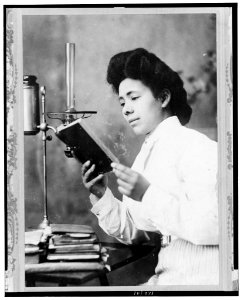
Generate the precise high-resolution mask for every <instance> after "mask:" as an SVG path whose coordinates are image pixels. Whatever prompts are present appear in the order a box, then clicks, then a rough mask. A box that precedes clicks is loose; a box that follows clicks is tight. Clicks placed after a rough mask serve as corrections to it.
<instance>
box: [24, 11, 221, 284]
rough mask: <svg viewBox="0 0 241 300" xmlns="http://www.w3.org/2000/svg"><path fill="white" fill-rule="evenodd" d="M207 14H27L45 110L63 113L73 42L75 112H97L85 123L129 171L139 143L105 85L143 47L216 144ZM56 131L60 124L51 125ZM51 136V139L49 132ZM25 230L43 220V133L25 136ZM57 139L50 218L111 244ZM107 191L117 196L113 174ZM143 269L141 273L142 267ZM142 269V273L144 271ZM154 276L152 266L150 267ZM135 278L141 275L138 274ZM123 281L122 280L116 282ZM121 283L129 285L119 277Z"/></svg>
mask: <svg viewBox="0 0 241 300" xmlns="http://www.w3.org/2000/svg"><path fill="white" fill-rule="evenodd" d="M215 22H216V21H215V16H214V15H210V14H168V15H167V14H164V15H161V14H158V15H157V14H143V15H142V14H136V15H133V14H125V15H124V14H101V15H95V14H91V15H74V16H73V15H64V11H63V15H48V16H47V15H33V16H31V15H28V16H23V72H24V74H26V75H35V76H37V82H38V83H39V85H40V86H42V85H44V86H46V110H47V111H52V112H63V111H64V110H65V109H66V86H65V43H68V42H70V43H75V49H76V58H75V96H76V109H77V110H96V111H97V114H96V115H93V116H92V117H91V118H89V119H88V122H89V123H90V125H91V126H92V127H93V128H94V129H95V130H96V131H97V133H98V135H99V136H100V138H101V139H102V140H103V141H104V142H105V143H106V144H107V145H108V146H109V147H110V149H111V150H112V151H113V152H114V153H115V155H116V156H118V157H119V159H120V161H121V162H122V163H124V164H126V165H128V166H131V164H132V162H133V160H134V158H135V156H136V154H137V152H138V150H139V149H140V145H141V143H142V138H137V137H136V136H135V135H134V133H133V132H132V130H131V129H130V128H129V127H128V124H127V123H126V122H125V121H124V120H123V119H122V116H121V111H120V107H119V104H118V101H117V97H116V96H115V95H113V93H112V90H111V88H110V87H109V85H108V84H107V82H106V70H107V65H108V62H109V60H110V58H111V57H112V56H113V55H114V54H116V53H118V52H120V51H127V50H131V49H134V48H137V47H143V48H146V49H147V50H149V51H151V52H154V53H155V54H156V55H157V56H159V57H160V58H161V59H162V60H164V61H165V62H166V63H167V64H168V65H169V66H170V67H172V68H173V69H174V70H175V71H178V72H179V73H180V75H181V77H182V78H183V80H184V82H185V87H186V89H187V92H188V96H189V103H190V105H191V106H192V108H193V114H192V118H191V121H190V123H189V124H188V126H189V127H191V128H195V129H197V130H199V131H201V132H204V133H206V134H207V135H208V136H209V137H211V138H212V139H216V136H217V134H216V132H217V130H216V103H217V99H216V65H215V53H216V34H215V31H216V26H215ZM48 124H49V125H52V126H55V127H56V126H58V125H60V121H58V120H50V119H48ZM48 134H51V135H53V134H52V132H51V131H49V132H48ZM24 139H25V149H24V155H25V161H24V163H25V226H26V228H36V227H37V226H38V225H39V223H40V222H41V221H42V218H43V168H42V140H41V134H38V135H36V136H25V137H24ZM64 150H65V146H64V144H62V143H61V142H60V141H59V140H57V138H56V137H55V136H53V140H52V141H49V142H47V178H48V188H47V193H48V212H49V219H50V221H51V222H52V223H75V224H88V225H91V226H93V227H94V229H95V230H96V232H97V234H98V236H99V238H100V239H101V240H102V241H113V239H111V238H110V237H108V236H107V235H106V234H105V233H104V232H103V231H102V230H101V229H100V228H99V227H98V224H97V220H96V217H95V216H94V215H92V213H91V212H90V211H89V209H90V204H89V200H88V192H87V191H86V190H85V188H84V187H83V184H82V181H81V175H80V168H81V166H80V164H79V163H77V162H76V161H75V160H74V159H71V158H67V157H66V156H65V154H64ZM109 186H110V188H111V189H112V190H113V192H114V194H115V195H116V196H117V197H119V198H120V195H119V194H118V192H117V187H116V182H115V178H114V176H113V175H109ZM142 270H143V269H142ZM142 270H140V273H143V272H142ZM152 271H153V267H152ZM135 272H136V273H135V275H136V274H137V272H138V269H136V270H135ZM118 282H119V283H120V281H118ZM121 283H122V284H128V282H126V283H125V281H124V279H123V278H122V281H121Z"/></svg>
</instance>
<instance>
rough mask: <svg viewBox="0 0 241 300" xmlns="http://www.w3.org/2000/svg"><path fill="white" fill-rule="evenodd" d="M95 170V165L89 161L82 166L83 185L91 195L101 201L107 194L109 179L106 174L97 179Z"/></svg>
mask: <svg viewBox="0 0 241 300" xmlns="http://www.w3.org/2000/svg"><path fill="white" fill-rule="evenodd" d="M94 170H95V165H94V164H91V162H90V161H89V160H88V161H87V162H85V163H84V164H83V165H82V169H81V171H82V177H83V184H84V186H85V187H86V188H87V189H88V190H89V191H90V193H92V194H94V195H95V196H96V197H97V198H98V199H100V198H101V197H102V196H103V195H104V193H105V190H106V187H107V182H108V179H107V176H106V175H104V174H99V175H98V176H97V177H94V175H93V174H94Z"/></svg>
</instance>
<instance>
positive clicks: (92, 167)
mask: <svg viewBox="0 0 241 300" xmlns="http://www.w3.org/2000/svg"><path fill="white" fill-rule="evenodd" d="M94 169H95V165H92V166H91V167H90V168H89V169H88V170H87V171H86V172H85V174H84V177H85V178H89V177H90V175H91V174H92V173H93V172H94Z"/></svg>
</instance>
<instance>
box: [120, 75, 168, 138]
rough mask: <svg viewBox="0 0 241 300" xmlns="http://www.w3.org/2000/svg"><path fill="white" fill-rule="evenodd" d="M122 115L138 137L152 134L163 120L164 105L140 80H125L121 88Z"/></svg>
mask: <svg viewBox="0 0 241 300" xmlns="http://www.w3.org/2000/svg"><path fill="white" fill-rule="evenodd" d="M119 101H120V104H121V106H122V113H123V116H124V118H125V119H126V120H127V122H128V123H129V125H130V126H131V127H132V128H133V130H134V132H135V133H136V134H137V135H142V134H144V135H146V134H149V133H150V132H152V131H153V130H154V129H155V128H156V126H157V125H158V124H159V123H160V122H161V121H162V120H163V111H162V103H161V101H160V100H159V99H156V98H155V97H154V96H153V94H152V91H151V90H150V88H149V87H147V86H146V85H145V84H143V83H142V81H140V80H135V79H131V78H126V79H124V80H123V81H122V82H121V83H120V86H119Z"/></svg>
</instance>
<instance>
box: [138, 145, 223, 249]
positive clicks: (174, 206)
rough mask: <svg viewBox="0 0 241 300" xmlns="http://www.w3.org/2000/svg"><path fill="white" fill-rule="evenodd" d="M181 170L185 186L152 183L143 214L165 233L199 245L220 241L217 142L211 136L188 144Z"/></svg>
mask: <svg viewBox="0 0 241 300" xmlns="http://www.w3.org/2000/svg"><path fill="white" fill-rule="evenodd" d="M177 173H178V177H179V181H180V186H181V188H178V189H176V190H175V188H173V189H169V190H168V189H165V187H162V185H161V183H160V184H151V185H150V186H149V188H148V189H147V191H146V193H145V194H144V196H143V199H142V210H143V214H145V215H146V217H147V218H149V219H151V220H152V221H153V223H154V224H155V225H156V226H157V228H158V229H159V230H160V232H162V233H163V234H167V235H175V236H177V237H179V238H182V239H185V240H187V241H190V242H192V243H194V244H199V245H215V244H218V200H217V146H216V143H215V142H213V141H211V140H205V139H204V142H202V143H201V144H200V143H196V144H195V143H194V144H192V145H188V147H187V150H186V151H185V153H184V155H183V156H182V158H181V159H180V162H179V164H178V168H177Z"/></svg>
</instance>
